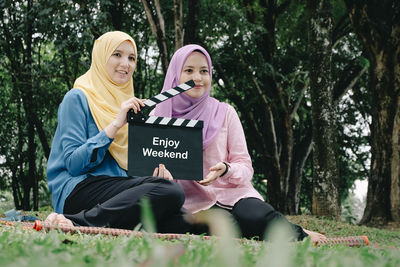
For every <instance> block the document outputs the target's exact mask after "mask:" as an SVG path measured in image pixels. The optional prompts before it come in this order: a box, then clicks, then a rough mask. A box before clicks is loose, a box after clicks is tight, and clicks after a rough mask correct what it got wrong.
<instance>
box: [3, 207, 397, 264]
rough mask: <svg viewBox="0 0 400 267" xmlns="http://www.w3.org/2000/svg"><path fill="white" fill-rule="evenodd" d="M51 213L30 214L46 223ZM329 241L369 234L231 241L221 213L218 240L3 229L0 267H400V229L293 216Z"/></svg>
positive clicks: (216, 220)
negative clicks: (362, 240)
mask: <svg viewBox="0 0 400 267" xmlns="http://www.w3.org/2000/svg"><path fill="white" fill-rule="evenodd" d="M48 213H49V211H40V212H29V213H28V214H30V215H34V216H38V217H40V218H42V219H44V218H45V217H46V216H47V214H48ZM288 218H289V220H291V221H292V222H294V223H297V224H300V225H302V226H303V227H304V228H306V229H309V230H312V231H318V232H322V233H324V234H326V235H327V236H328V237H336V236H349V235H352V236H354V235H367V236H368V238H369V240H370V242H371V244H370V246H368V247H360V248H350V247H346V246H344V245H335V246H324V247H315V246H313V245H312V244H310V242H309V240H306V241H305V242H301V243H287V242H279V240H276V241H274V242H257V241H253V240H242V242H238V241H237V240H234V239H232V238H231V237H232V236H235V235H236V234H237V233H236V230H235V229H234V227H232V225H230V224H229V221H228V220H227V219H226V218H224V217H223V215H221V214H213V215H212V216H210V219H209V221H210V223H211V224H212V228H213V229H212V231H213V232H214V233H216V234H218V236H219V238H212V239H211V240H202V239H201V236H195V237H193V236H189V235H188V236H185V237H183V238H182V239H180V240H169V241H168V240H161V239H157V238H154V237H152V236H151V234H146V233H144V236H143V238H138V237H127V236H118V237H112V236H105V235H100V234H99V235H84V234H74V235H71V234H69V233H62V232H58V231H50V232H48V233H44V232H37V231H35V230H30V229H23V228H22V227H21V226H4V225H2V226H0V266H30V267H31V266H32V267H34V266H40V267H42V266H48V265H49V264H51V265H52V266H110V265H111V264H113V265H115V266H157V267H162V266H229V267H236V266H352V267H356V266H400V249H399V247H400V230H399V229H398V228H393V229H376V228H370V227H365V226H356V225H352V224H348V223H344V222H336V221H333V220H328V219H323V218H315V217H313V216H306V215H301V216H291V217H288Z"/></svg>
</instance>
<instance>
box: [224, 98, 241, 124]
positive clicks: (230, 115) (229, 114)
mask: <svg viewBox="0 0 400 267" xmlns="http://www.w3.org/2000/svg"><path fill="white" fill-rule="evenodd" d="M224 104H225V105H226V106H227V109H226V120H231V119H236V118H239V116H238V113H237V112H236V109H235V108H234V107H233V106H232V105H230V104H228V103H225V102H224Z"/></svg>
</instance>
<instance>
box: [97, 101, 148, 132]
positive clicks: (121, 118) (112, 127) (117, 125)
mask: <svg viewBox="0 0 400 267" xmlns="http://www.w3.org/2000/svg"><path fill="white" fill-rule="evenodd" d="M144 101H145V99H139V98H136V97H132V98H130V99H128V100H127V101H125V102H123V103H122V104H121V109H120V111H119V113H118V115H117V117H116V118H115V120H114V121H112V122H111V123H110V124H109V125H108V126H107V127H106V128H104V131H105V132H106V135H107V136H108V137H109V138H114V137H115V135H116V134H117V132H118V131H119V129H121V128H122V127H123V126H124V125H125V124H126V123H127V121H126V116H127V113H128V111H129V110H130V109H133V112H134V113H135V114H136V113H138V111H140V107H144V106H145V105H144V104H143V102H144Z"/></svg>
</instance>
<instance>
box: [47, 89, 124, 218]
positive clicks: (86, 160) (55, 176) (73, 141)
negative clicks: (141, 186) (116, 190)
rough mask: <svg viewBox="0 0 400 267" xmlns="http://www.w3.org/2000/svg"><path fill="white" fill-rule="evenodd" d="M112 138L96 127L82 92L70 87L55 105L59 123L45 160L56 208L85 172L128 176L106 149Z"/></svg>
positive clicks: (87, 173)
mask: <svg viewBox="0 0 400 267" xmlns="http://www.w3.org/2000/svg"><path fill="white" fill-rule="evenodd" d="M113 140H114V139H112V138H109V137H108V136H107V135H106V133H105V132H104V130H102V131H99V130H98V128H97V125H96V123H95V122H94V119H93V117H92V114H91V112H90V109H89V104H88V102H87V99H86V96H85V94H84V93H83V92H82V91H81V90H79V89H72V90H70V91H69V92H68V93H67V94H66V95H65V96H64V99H63V101H62V102H61V104H60V106H59V108H58V125H57V130H56V133H55V135H54V139H53V143H52V145H51V152H50V157H49V160H48V162H47V182H48V185H49V189H50V192H51V194H52V203H53V208H54V210H55V212H57V213H63V210H64V202H65V199H66V198H67V197H68V195H69V194H70V193H71V192H72V190H73V189H74V188H75V186H76V185H77V184H78V183H79V182H81V181H82V180H84V179H86V178H87V177H88V175H92V176H98V175H107V176H124V177H126V176H127V173H126V171H125V170H124V169H122V168H121V167H120V166H119V165H118V163H117V162H116V161H115V160H114V158H113V157H112V156H111V154H110V153H109V152H108V147H109V146H110V144H111V142H112V141H113Z"/></svg>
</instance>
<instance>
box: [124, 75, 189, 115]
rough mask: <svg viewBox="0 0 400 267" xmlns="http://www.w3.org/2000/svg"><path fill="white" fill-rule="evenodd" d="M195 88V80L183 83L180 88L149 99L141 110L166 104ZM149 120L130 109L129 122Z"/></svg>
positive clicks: (176, 87)
mask: <svg viewBox="0 0 400 267" xmlns="http://www.w3.org/2000/svg"><path fill="white" fill-rule="evenodd" d="M194 86H195V83H194V81H193V80H190V81H187V82H185V83H182V84H180V85H178V86H175V87H174V88H171V89H168V90H167V91H165V92H162V93H160V94H158V95H156V96H153V97H151V98H149V99H147V100H146V101H144V102H143V104H144V105H145V106H144V107H142V108H141V110H142V111H143V110H146V109H148V108H151V107H154V106H155V105H157V104H160V103H162V102H164V101H165V100H168V99H170V98H172V97H174V96H177V95H179V94H181V93H183V92H186V91H187V90H189V89H192V88H193V87H194ZM146 119H147V117H146V116H144V115H143V114H142V113H141V112H140V111H139V112H138V113H137V114H135V113H134V112H133V109H130V110H129V112H128V116H127V121H128V122H130V121H133V120H139V121H145V120H146Z"/></svg>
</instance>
